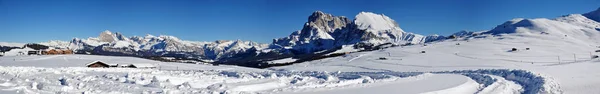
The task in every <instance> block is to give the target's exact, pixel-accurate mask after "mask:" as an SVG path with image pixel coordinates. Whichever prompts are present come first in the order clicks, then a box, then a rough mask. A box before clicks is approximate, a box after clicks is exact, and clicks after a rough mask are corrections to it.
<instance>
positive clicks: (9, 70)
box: [0, 55, 518, 94]
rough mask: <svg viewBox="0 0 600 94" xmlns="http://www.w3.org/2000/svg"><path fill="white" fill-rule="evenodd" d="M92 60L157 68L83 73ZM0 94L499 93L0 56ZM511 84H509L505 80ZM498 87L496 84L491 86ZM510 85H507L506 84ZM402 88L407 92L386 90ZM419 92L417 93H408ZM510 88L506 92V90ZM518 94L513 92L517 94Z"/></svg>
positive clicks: (332, 76) (407, 76)
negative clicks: (375, 91) (374, 91)
mask: <svg viewBox="0 0 600 94" xmlns="http://www.w3.org/2000/svg"><path fill="white" fill-rule="evenodd" d="M94 60H101V61H103V62H106V63H109V64H114V63H119V64H123V63H128V64H131V63H138V64H139V63H141V64H152V65H156V66H158V68H157V69H131V68H85V67H84V66H85V65H86V64H87V63H88V62H90V61H94ZM0 65H1V66H0V71H2V74H0V91H1V92H3V93H57V92H58V93H169V94H170V93H200V94H208V93H210V94H212V93H233V94H239V93H241V94H247V93H302V94H315V93H344V92H349V91H356V92H351V93H366V92H369V91H372V90H377V93H474V92H477V91H479V90H480V89H485V90H487V91H489V92H501V91H502V90H509V91H515V90H512V89H502V88H500V89H499V88H497V87H498V86H501V85H506V84H503V83H504V82H507V80H501V81H504V82H500V81H498V82H490V83H493V86H494V87H493V88H486V87H481V86H480V84H479V82H476V80H475V79H471V77H468V76H464V75H460V74H454V73H420V72H323V71H321V72H319V71H273V70H263V69H252V68H243V67H236V66H212V65H197V64H182V63H168V62H157V61H150V60H146V59H140V58H135V57H114V56H93V55H52V56H9V57H0ZM508 82H511V81H508ZM497 84H500V85H497ZM509 85H510V84H509ZM392 87H407V88H400V89H398V88H392ZM408 87H420V88H408ZM507 88H510V87H507ZM516 92H518V88H517V91H516Z"/></svg>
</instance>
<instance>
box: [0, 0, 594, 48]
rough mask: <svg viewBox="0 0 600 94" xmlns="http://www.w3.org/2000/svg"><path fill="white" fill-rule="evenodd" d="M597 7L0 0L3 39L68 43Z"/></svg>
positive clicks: (550, 0) (495, 21)
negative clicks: (111, 35)
mask: <svg viewBox="0 0 600 94" xmlns="http://www.w3.org/2000/svg"><path fill="white" fill-rule="evenodd" d="M598 7H600V0H0V41H3V42H43V41H47V40H65V41H68V40H70V39H72V38H74V37H78V38H87V37H97V36H98V34H99V33H100V32H102V31H104V30H111V31H114V32H121V33H123V34H125V35H126V36H133V35H138V36H144V35H146V34H153V35H173V36H177V37H179V38H181V39H184V40H194V41H214V40H235V39H242V40H252V41H256V42H261V43H270V42H271V41H272V39H273V38H279V37H285V36H287V35H289V34H290V33H292V32H293V31H296V30H300V29H301V28H302V26H303V24H304V22H306V20H307V18H308V16H309V15H310V14H311V13H312V12H314V11H316V10H321V11H324V12H326V13H331V14H333V15H336V16H346V17H349V18H351V19H353V18H354V16H355V15H356V14H358V13H359V12H361V11H369V12H374V13H380V14H385V15H386V16H389V17H391V18H392V19H394V20H396V22H398V23H399V25H400V27H401V28H402V29H404V31H407V32H414V33H418V34H423V35H431V34H440V35H448V34H451V33H454V32H458V31H460V30H488V29H491V28H493V27H495V26H496V25H499V24H501V23H503V22H504V21H507V20H510V19H512V18H540V17H544V18H554V17H558V16H561V15H566V14H573V13H586V12H589V11H592V10H595V9H597V8H598Z"/></svg>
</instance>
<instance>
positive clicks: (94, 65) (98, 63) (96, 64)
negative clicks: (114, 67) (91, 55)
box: [86, 61, 110, 68]
mask: <svg viewBox="0 0 600 94" xmlns="http://www.w3.org/2000/svg"><path fill="white" fill-rule="evenodd" d="M86 66H87V67H90V68H108V67H110V66H109V65H108V64H106V63H104V62H102V61H93V62H90V63H88V64H87V65H86Z"/></svg>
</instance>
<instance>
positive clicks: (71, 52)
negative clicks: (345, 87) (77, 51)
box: [63, 49, 73, 54]
mask: <svg viewBox="0 0 600 94" xmlns="http://www.w3.org/2000/svg"><path fill="white" fill-rule="evenodd" d="M63 54H73V50H70V49H65V50H63Z"/></svg>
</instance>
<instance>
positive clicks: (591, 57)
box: [590, 52, 594, 60]
mask: <svg viewBox="0 0 600 94" xmlns="http://www.w3.org/2000/svg"><path fill="white" fill-rule="evenodd" d="M592 59H594V57H593V56H592V52H590V60H592Z"/></svg>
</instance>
